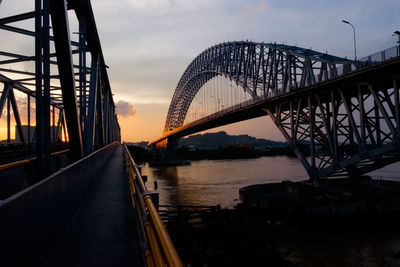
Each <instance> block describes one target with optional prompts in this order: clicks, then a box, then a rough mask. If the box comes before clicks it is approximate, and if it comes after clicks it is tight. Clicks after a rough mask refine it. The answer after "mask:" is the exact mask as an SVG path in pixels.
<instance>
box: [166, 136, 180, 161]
mask: <svg viewBox="0 0 400 267" xmlns="http://www.w3.org/2000/svg"><path fill="white" fill-rule="evenodd" d="M178 142H179V138H168V139H167V146H166V148H165V151H164V155H163V160H165V161H169V160H176V148H177V147H178Z"/></svg>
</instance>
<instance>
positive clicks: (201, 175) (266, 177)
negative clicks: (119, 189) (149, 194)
mask: <svg viewBox="0 0 400 267" xmlns="http://www.w3.org/2000/svg"><path fill="white" fill-rule="evenodd" d="M143 174H145V175H147V176H148V180H149V183H148V187H149V189H150V190H153V189H154V185H153V181H157V183H158V190H157V191H158V192H159V194H160V203H161V204H166V205H221V206H222V207H229V208H232V207H234V206H235V205H236V204H237V202H238V198H239V189H240V188H242V187H244V186H247V185H251V184H259V183H269V182H279V181H282V180H289V179H290V180H293V181H299V180H304V179H306V177H307V174H306V172H305V170H304V169H303V168H302V166H301V165H300V163H299V162H298V160H297V159H296V158H290V157H283V156H277V157H264V158H257V159H239V160H201V161H193V162H192V165H191V166H178V167H175V166H174V167H172V166H171V167H163V168H151V167H149V166H148V165H147V164H146V165H145V166H143Z"/></svg>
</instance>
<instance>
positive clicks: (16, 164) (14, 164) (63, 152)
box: [0, 149, 70, 171]
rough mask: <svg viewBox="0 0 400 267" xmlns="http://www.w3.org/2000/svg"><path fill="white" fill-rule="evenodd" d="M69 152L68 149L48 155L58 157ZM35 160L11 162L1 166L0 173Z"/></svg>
mask: <svg viewBox="0 0 400 267" xmlns="http://www.w3.org/2000/svg"><path fill="white" fill-rule="evenodd" d="M69 151H70V149H65V150H61V151H57V152H53V153H51V154H50V155H51V156H59V155H62V154H65V153H68V152H69ZM36 160H37V159H36V158H29V159H23V160H20V161H15V162H11V163H6V164H3V165H0V171H5V170H9V169H12V168H16V167H19V166H23V165H26V164H29V163H31V162H34V161H36Z"/></svg>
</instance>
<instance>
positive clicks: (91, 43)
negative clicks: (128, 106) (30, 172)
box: [0, 0, 120, 177]
mask: <svg viewBox="0 0 400 267" xmlns="http://www.w3.org/2000/svg"><path fill="white" fill-rule="evenodd" d="M32 1H34V2H35V11H33V12H26V13H21V14H17V15H12V16H9V17H6V18H0V29H1V30H6V31H9V32H12V33H15V34H19V35H26V36H32V37H34V38H35V55H34V56H32V55H24V54H22V53H20V52H17V53H16V52H13V51H0V55H2V56H5V57H8V58H6V59H5V60H2V61H0V65H2V67H3V65H6V64H7V65H8V66H9V65H11V66H12V68H9V67H8V66H4V67H3V68H0V72H1V73H3V72H7V73H11V75H14V74H18V75H19V76H18V78H16V79H11V78H8V77H6V76H4V75H2V74H0V82H1V83H3V84H4V88H5V89H4V90H3V93H2V96H1V98H0V108H1V109H2V108H3V107H4V106H5V105H6V103H7V107H8V108H9V109H11V108H12V109H13V111H14V118H15V120H16V124H17V128H16V129H17V131H18V132H19V136H20V137H21V139H22V140H23V139H27V140H28V142H30V140H31V138H30V137H31V133H30V128H28V136H22V133H23V132H22V125H21V120H20V118H19V112H20V110H21V107H18V101H17V100H16V99H15V96H14V94H13V89H16V90H18V91H21V92H23V93H25V94H26V95H27V96H28V98H27V106H28V108H27V109H28V111H27V117H28V125H30V123H31V118H30V117H31V114H30V113H31V112H30V108H31V103H30V102H31V97H34V98H35V101H36V105H35V108H36V117H35V118H36V128H37V129H36V131H35V135H36V136H34V138H35V139H36V141H37V144H36V149H37V158H38V161H37V162H38V166H39V167H38V169H39V173H38V174H39V175H38V177H39V176H41V177H43V176H44V175H46V173H44V172H43V170H44V169H45V168H44V166H42V165H43V163H44V162H46V159H45V158H46V155H47V154H49V153H47V152H49V151H47V148H48V149H50V143H51V140H54V139H55V138H56V137H57V136H58V135H59V133H60V132H61V131H64V136H68V137H69V143H70V149H71V152H72V154H73V158H74V159H79V158H81V157H82V156H83V155H86V154H89V153H91V152H93V151H94V150H96V149H98V148H100V147H102V146H104V145H106V144H108V143H110V142H113V141H120V128H119V125H118V120H117V117H116V113H115V105H114V102H113V98H112V92H111V87H110V82H109V79H108V74H107V68H108V67H107V66H106V64H105V60H104V57H103V52H102V49H101V44H100V40H99V37H98V32H97V27H96V23H95V20H94V15H93V10H92V7H91V3H90V1H89V0H68V1H67V0H54V1H53V0H32ZM67 2H68V6H67ZM68 10H73V11H74V12H75V15H76V20H77V21H78V22H79V32H78V38H77V39H78V41H72V40H71V32H70V29H69V19H68V14H67V13H68V12H67V11H68ZM29 19H34V20H32V21H33V22H34V23H35V28H34V30H31V29H24V28H22V27H19V26H15V25H12V24H10V23H14V22H19V21H27V20H29ZM51 42H54V47H55V52H54V51H52V52H50V50H51V49H50V47H51V45H50V44H51ZM71 47H74V50H72V48H71ZM73 54H78V56H79V62H78V64H74V62H73V57H72V55H73ZM26 61H34V62H35V69H34V70H32V69H28V70H26V69H23V70H21V69H18V68H20V66H21V64H14V63H21V62H26ZM52 64H56V65H57V66H58V74H55V73H51V72H53V69H51V68H50V65H52ZM88 64H89V66H88ZM90 64H91V65H92V66H94V67H93V68H94V69H93V70H92V67H91V66H90ZM28 68H29V66H28ZM21 76H22V77H21ZM89 76H90V79H89ZM33 87H34V88H35V90H32V88H33ZM23 105H24V104H23ZM51 106H53V107H52V108H51ZM55 108H57V109H58V110H59V114H58V122H56V121H55V120H56V109H55ZM1 111H2V110H1ZM64 112H65V113H64ZM8 114H9V113H8ZM0 116H1V115H0ZM8 117H9V115H8ZM8 121H9V118H8ZM51 125H53V126H55V127H56V128H57V129H56V130H55V129H54V128H51ZM9 128H10V122H8V132H10V129H9ZM66 130H68V133H67V132H66ZM82 136H83V137H84V138H82ZM51 137H53V138H51ZM8 138H9V139H10V138H11V137H10V134H8Z"/></svg>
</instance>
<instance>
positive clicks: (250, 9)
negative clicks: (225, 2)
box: [246, 1, 267, 13]
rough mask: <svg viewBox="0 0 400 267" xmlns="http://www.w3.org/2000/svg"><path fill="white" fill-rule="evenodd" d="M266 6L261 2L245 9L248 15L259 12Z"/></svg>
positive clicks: (265, 2)
mask: <svg viewBox="0 0 400 267" xmlns="http://www.w3.org/2000/svg"><path fill="white" fill-rule="evenodd" d="M266 6H267V1H261V2H259V3H257V4H251V5H249V6H248V7H247V8H246V11H247V12H248V13H254V12H261V11H263V10H264V9H265V7H266Z"/></svg>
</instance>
